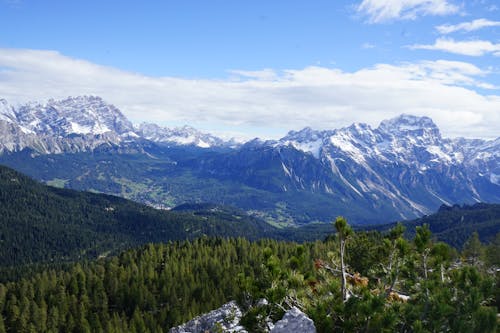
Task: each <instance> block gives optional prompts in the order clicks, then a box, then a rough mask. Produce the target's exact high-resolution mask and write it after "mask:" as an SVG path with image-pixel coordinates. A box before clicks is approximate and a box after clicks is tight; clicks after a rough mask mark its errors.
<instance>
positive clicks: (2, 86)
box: [0, 0, 500, 139]
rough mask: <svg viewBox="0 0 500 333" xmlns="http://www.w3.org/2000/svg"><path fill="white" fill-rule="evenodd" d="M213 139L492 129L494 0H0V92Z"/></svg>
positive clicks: (498, 17) (496, 125) (499, 111)
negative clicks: (95, 105)
mask: <svg viewBox="0 0 500 333" xmlns="http://www.w3.org/2000/svg"><path fill="white" fill-rule="evenodd" d="M78 95H97V96H101V97H102V98H103V99H104V100H105V101H107V102H109V103H111V104H113V105H115V106H117V107H118V108H119V109H120V110H121V111H122V112H123V113H124V114H125V115H126V116H127V117H128V118H129V119H130V120H131V121H133V122H135V123H140V122H143V121H146V122H154V123H158V124H160V125H163V126H168V127H174V126H182V125H184V124H189V125H192V126H194V127H197V128H199V129H201V130H203V131H207V132H211V133H214V134H217V135H220V136H223V137H227V138H228V137H232V136H236V137H238V138H245V139H249V138H253V137H261V138H279V137H281V136H283V135H285V134H286V133H287V132H288V131H289V130H299V129H301V128H303V127H306V126H309V127H312V128H315V129H319V130H323V129H335V128H340V127H345V126H349V125H350V124H352V123H354V122H363V123H368V124H370V125H371V126H373V127H377V126H378V124H379V123H380V121H382V120H384V119H388V118H392V117H395V116H397V115H399V114H402V113H405V114H414V115H417V116H429V117H431V118H432V119H433V120H434V122H435V123H436V124H437V125H438V126H439V127H440V129H441V132H442V134H443V136H445V137H458V136H463V137H470V138H486V139H493V138H497V137H499V136H500V3H499V2H498V0H466V1H464V0H460V1H458V0H325V1H322V0H321V1H320V0H307V1H306V0H303V1H297V0H273V1H269V0H262V1H261V0H253V1H235V0H198V1H194V0H183V1H172V0H165V1H148V0H144V1H132V0H121V1H115V0H108V1H97V0H86V1H78V0H75V1H67V0H60V1H57V0H46V1H41V0H0V98H4V99H6V100H7V101H8V102H10V103H11V104H13V105H17V104H19V103H26V102H28V101H40V102H44V101H46V100H48V99H50V98H54V99H60V98H65V97H68V96H78Z"/></svg>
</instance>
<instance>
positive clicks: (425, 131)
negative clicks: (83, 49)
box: [0, 96, 500, 225]
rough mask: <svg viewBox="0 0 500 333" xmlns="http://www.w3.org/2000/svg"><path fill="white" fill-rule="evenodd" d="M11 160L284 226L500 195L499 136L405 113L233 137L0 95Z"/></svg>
mask: <svg viewBox="0 0 500 333" xmlns="http://www.w3.org/2000/svg"><path fill="white" fill-rule="evenodd" d="M0 138H1V139H0V152H1V156H0V163H2V164H5V165H9V166H11V167H14V168H16V169H18V170H20V171H22V172H24V173H27V174H29V175H31V176H32V177H35V178H37V179H39V180H42V181H45V182H47V183H49V184H52V185H57V186H64V187H69V188H74V189H80V190H93V191H97V192H104V193H109V194H115V195H120V196H124V197H126V198H130V199H133V200H136V201H140V202H144V203H147V204H150V205H153V206H157V207H167V208H168V207H173V206H176V205H178V204H182V203H184V202H213V203H219V204H229V205H233V206H237V207H239V208H241V209H243V210H245V211H247V212H248V213H250V214H253V215H256V216H258V217H262V218H264V219H266V220H267V221H268V222H272V223H274V224H280V225H297V224H304V223H310V222H315V221H317V222H326V221H329V220H331V219H332V218H334V217H335V216H337V215H344V216H346V217H347V218H349V219H350V220H351V221H352V222H353V223H358V224H361V223H381V222H388V221H393V220H400V219H411V218H415V217H419V216H423V215H426V214H429V213H430V212H433V211H435V210H437V209H438V207H440V206H441V205H442V204H446V205H452V204H455V203H459V204H462V203H469V204H470V203H475V202H500V163H499V161H500V138H497V139H496V140H482V139H465V138H454V139H449V138H443V137H442V136H441V134H440V131H439V128H438V127H437V126H436V125H435V124H434V122H433V121H432V120H431V119H430V118H428V117H416V116H412V115H401V116H399V117H396V118H394V119H389V120H384V121H382V122H381V123H380V125H379V126H378V127H377V128H372V127H371V126H369V125H367V124H360V123H356V124H353V125H351V126H349V127H345V128H341V129H335V130H326V131H317V130H313V129H311V128H304V129H303V130H300V131H291V132H289V133H288V134H287V135H286V136H285V137H283V138H281V139H279V140H267V141H264V140H260V139H254V140H252V141H249V142H246V143H244V144H237V143H236V142H235V141H225V140H222V139H220V138H217V137H215V136H213V135H210V134H206V133H201V132H199V131H197V130H196V129H194V128H191V127H187V126H186V127H182V128H175V129H169V128H165V127H161V126H158V125H155V124H146V123H143V124H140V125H134V124H132V123H131V122H130V121H129V120H128V119H127V118H126V117H125V116H124V115H123V114H122V113H121V111H120V110H118V109H117V108H116V107H114V106H113V105H110V104H108V103H106V102H105V101H103V100H102V99H101V98H99V97H95V96H81V97H74V98H67V99H65V100H61V101H56V100H50V101H48V102H47V103H45V104H41V103H28V104H25V105H21V106H16V107H14V106H12V105H10V104H9V103H8V102H7V101H5V100H0Z"/></svg>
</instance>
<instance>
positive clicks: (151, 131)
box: [135, 123, 226, 148]
mask: <svg viewBox="0 0 500 333" xmlns="http://www.w3.org/2000/svg"><path fill="white" fill-rule="evenodd" d="M135 129H136V133H137V134H138V135H139V136H141V137H143V138H144V139H147V140H150V141H153V142H161V143H167V144H174V145H193V146H197V147H200V148H210V147H217V146H224V145H225V144H226V142H224V141H223V140H222V139H220V138H218V137H216V136H213V135H211V134H207V133H202V132H200V131H198V130H197V129H195V128H193V127H190V126H183V127H180V128H173V129H170V128H167V127H161V126H158V125H156V124H150V123H141V124H140V125H138V126H136V128H135Z"/></svg>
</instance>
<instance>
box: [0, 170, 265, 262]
mask: <svg viewBox="0 0 500 333" xmlns="http://www.w3.org/2000/svg"><path fill="white" fill-rule="evenodd" d="M274 232H275V228H273V227H271V226H269V225H268V224H267V223H265V222H262V221H259V220H257V219H253V218H250V217H248V216H245V215H241V216H240V215H237V213H236V212H230V211H222V210H212V211H211V212H210V214H194V213H193V212H189V211H185V212H180V211H177V212H168V211H163V210H156V209H153V208H151V207H147V206H144V205H141V204H138V203H135V202H132V201H128V200H125V199H122V198H118V197H114V196H109V195H103V194H94V193H89V192H78V191H73V190H66V189H58V188H53V187H49V186H46V185H42V184H40V183H38V182H35V181H33V180H32V179H30V178H28V177H26V176H24V175H22V174H19V173H18V172H16V171H14V170H12V169H9V168H5V167H1V166H0V262H1V263H2V265H1V266H2V267H5V266H10V265H21V264H28V263H38V262H61V261H68V260H77V259H83V258H96V257H98V256H105V255H108V254H110V253H118V252H117V251H121V250H123V249H126V248H131V247H133V246H138V245H140V244H145V243H148V242H166V241H169V240H178V239H187V238H191V239H192V238H195V237H198V236H201V235H218V236H245V237H247V238H249V239H256V238H261V237H264V236H265V237H269V235H273V234H274Z"/></svg>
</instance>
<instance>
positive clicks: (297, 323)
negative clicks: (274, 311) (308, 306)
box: [271, 307, 316, 333]
mask: <svg viewBox="0 0 500 333" xmlns="http://www.w3.org/2000/svg"><path fill="white" fill-rule="evenodd" d="M290 332H300V333H316V327H315V326H314V322H313V321H312V320H311V318H309V317H308V316H306V314H305V313H304V312H302V311H300V310H299V309H297V308H296V307H293V308H291V309H290V310H288V311H287V312H286V313H285V315H284V316H283V319H281V320H280V321H278V322H276V323H275V324H274V328H273V329H272V330H271V333H290Z"/></svg>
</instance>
